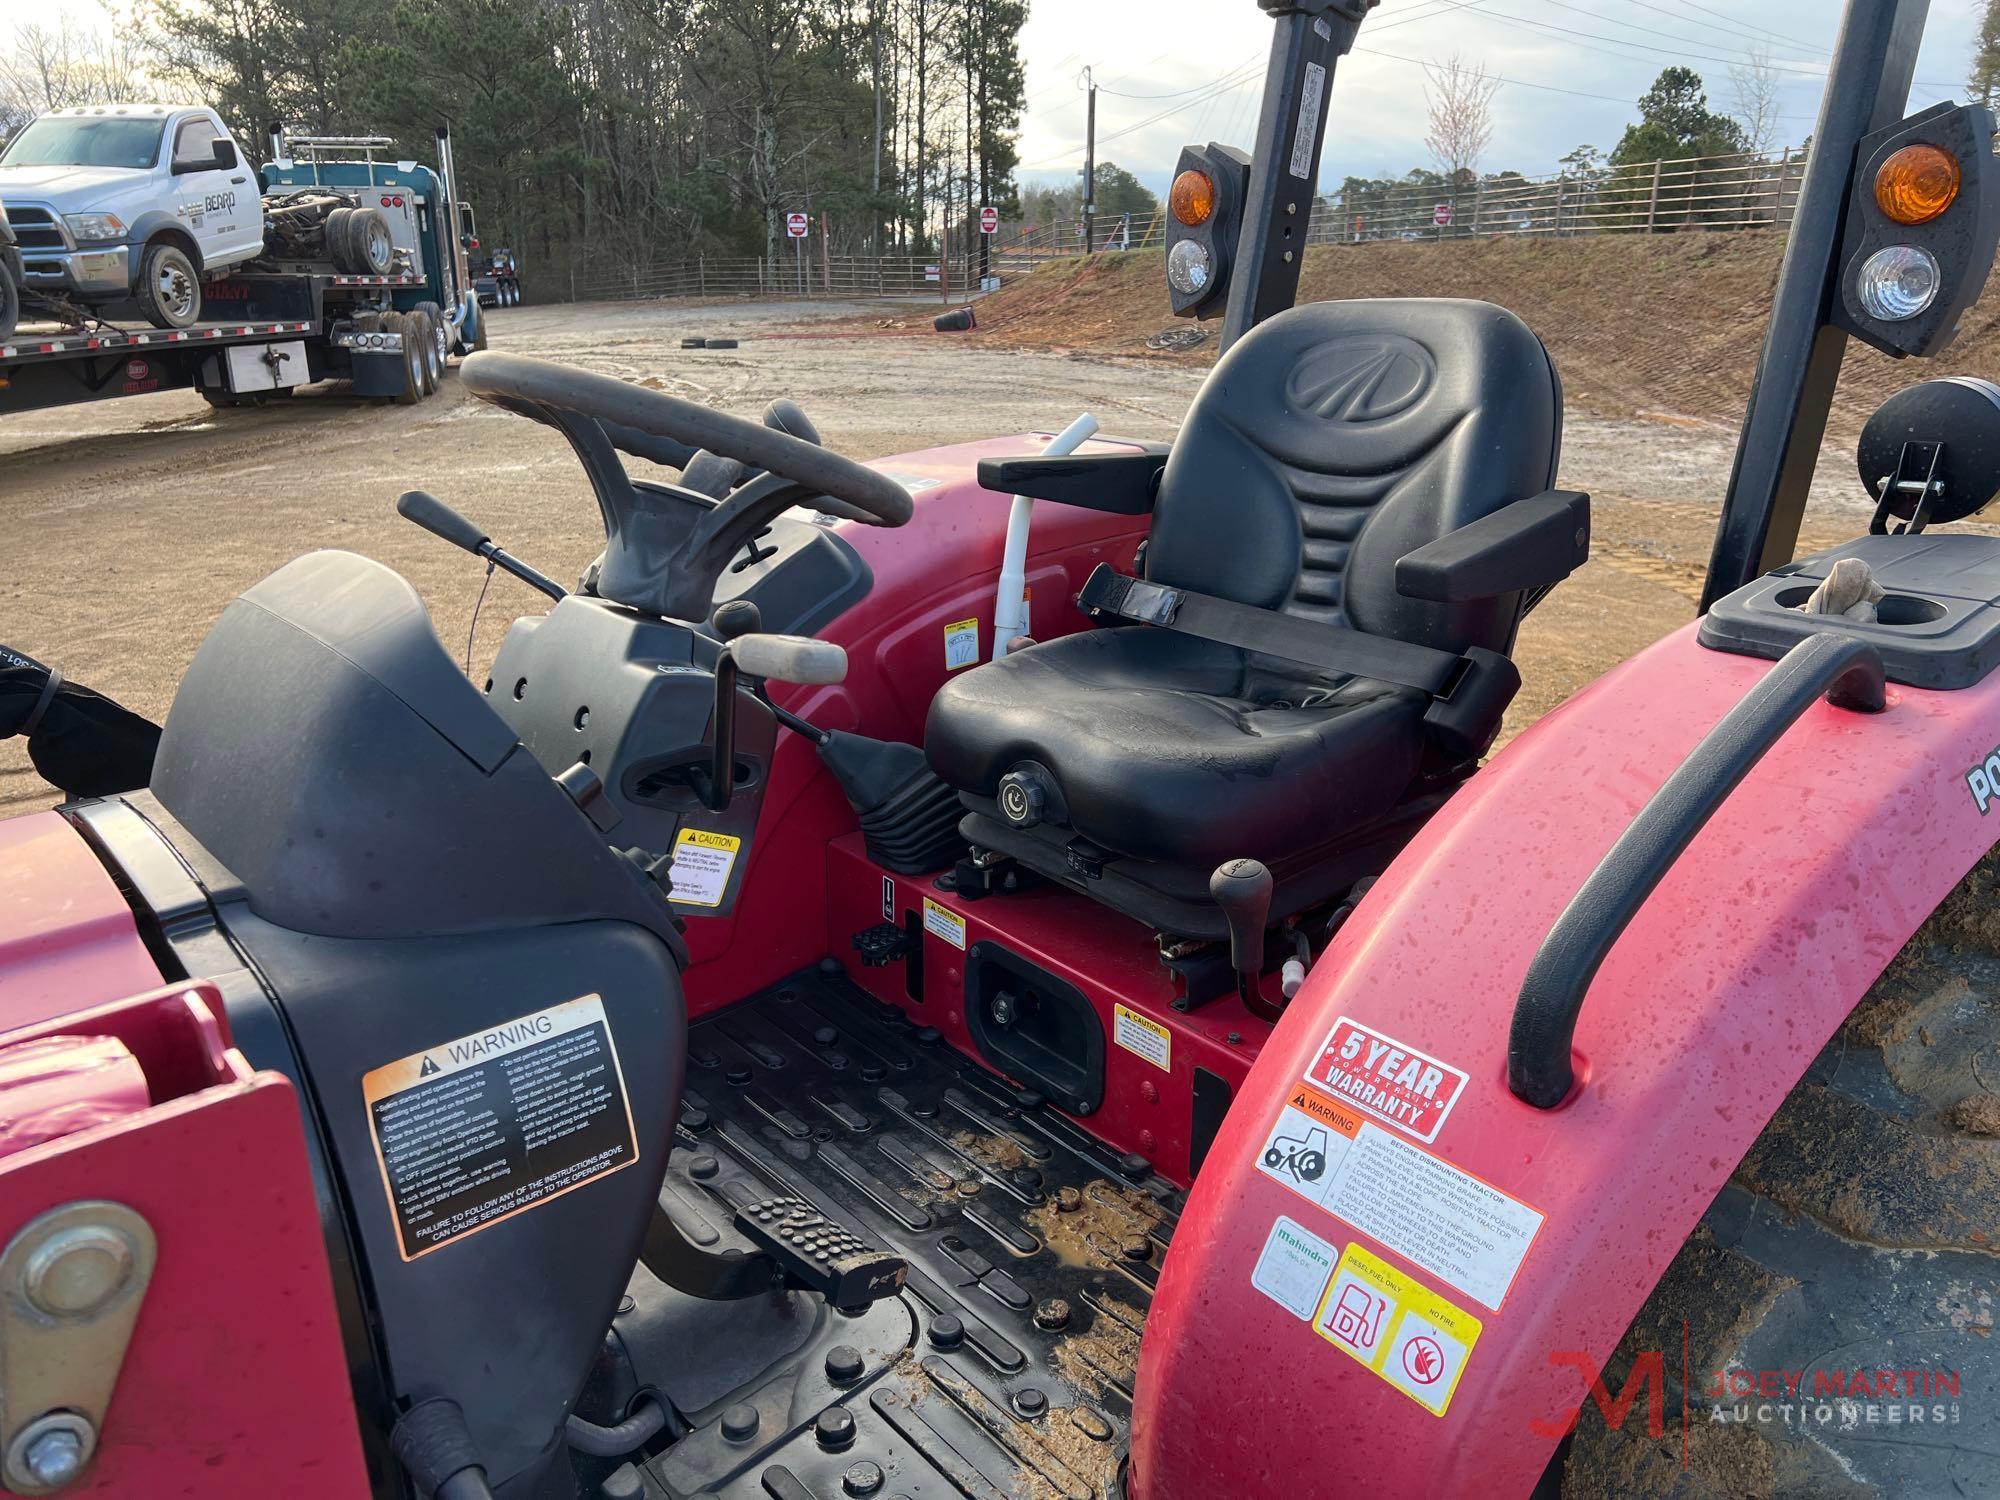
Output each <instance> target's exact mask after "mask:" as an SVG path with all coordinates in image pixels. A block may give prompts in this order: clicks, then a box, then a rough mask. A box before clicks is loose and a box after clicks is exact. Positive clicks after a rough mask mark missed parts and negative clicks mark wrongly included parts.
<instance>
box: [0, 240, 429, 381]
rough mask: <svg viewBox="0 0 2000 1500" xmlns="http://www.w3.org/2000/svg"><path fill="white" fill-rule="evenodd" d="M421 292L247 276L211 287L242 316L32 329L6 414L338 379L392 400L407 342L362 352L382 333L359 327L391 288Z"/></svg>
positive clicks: (16, 361)
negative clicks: (181, 323) (180, 324)
mask: <svg viewBox="0 0 2000 1500" xmlns="http://www.w3.org/2000/svg"><path fill="white" fill-rule="evenodd" d="M422 285H424V278H423V277H422V276H418V275H414V274H410V275H395V276H351V275H338V276H316V277H294V276H279V275H272V276H262V275H252V276H242V277H237V278H232V279H231V280H230V281H223V282H215V283H211V284H210V286H209V288H208V289H207V293H208V296H209V299H210V304H211V305H212V306H229V305H230V304H232V303H233V304H235V307H234V308H232V310H233V311H238V312H240V314H241V316H239V317H235V318H231V319H228V320H218V321H216V322H213V323H202V324H198V325H196V326H195V327H193V328H141V329H126V328H116V327H108V326H107V327H99V328H94V329H89V330H75V329H37V328H23V329H20V330H18V331H17V332H16V333H15V334H14V336H13V337H11V338H9V339H8V340H7V341H6V342H4V343H0V415H5V414H7V413H9V412H21V411H39V410H42V409H45V408H47V407H52V406H68V405H72V404H75V403H77V402H83V401H105V400H110V399H112V398H114V397H118V396H145V395H152V394H154V393H156V392H159V391H178V390H201V389H206V390H210V391H213V392H216V393H218V395H223V394H225V393H226V395H227V396H229V397H234V398H238V399H241V400H244V401H255V400H256V399H257V398H258V397H259V396H260V395H261V396H265V397H268V396H269V395H270V394H271V393H273V392H278V393H280V394H283V393H286V392H288V391H289V390H291V389H292V388H294V387H296V386H300V385H306V384H310V383H311V382H313V381H318V380H328V379H349V380H352V381H353V382H354V385H355V390H356V393H357V394H359V395H362V396H376V397H378V398H379V397H383V396H387V395H390V394H392V393H393V390H394V388H395V386H396V385H397V384H399V383H400V380H401V374H402V368H401V361H402V341H401V338H400V336H395V335H386V334H385V335H381V337H382V338H383V339H384V342H383V344H382V345H381V346H380V347H379V348H374V347H369V346H367V345H366V344H365V343H364V346H363V347H362V348H359V349H357V348H356V347H355V342H356V340H357V339H363V340H366V339H368V338H372V337H374V336H375V335H373V334H366V333H363V332H361V331H360V330H357V329H356V328H355V322H356V319H357V318H359V317H363V316H365V315H366V314H367V313H369V312H371V311H374V310H376V309H377V308H378V307H386V306H387V305H388V304H387V301H386V297H387V294H388V292H389V291H390V290H391V289H393V288H404V287H421V286H422ZM232 292H235V293H237V294H238V295H235V296H231V295H228V294H229V293H232ZM392 339H393V342H391V340H392ZM378 366H379V367H380V368H378Z"/></svg>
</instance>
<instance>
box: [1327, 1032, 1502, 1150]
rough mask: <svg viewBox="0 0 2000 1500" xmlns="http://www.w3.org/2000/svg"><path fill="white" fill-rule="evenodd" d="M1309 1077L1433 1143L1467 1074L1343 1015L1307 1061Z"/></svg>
mask: <svg viewBox="0 0 2000 1500" xmlns="http://www.w3.org/2000/svg"><path fill="white" fill-rule="evenodd" d="M1306 1082H1307V1083H1310V1084H1314V1085H1316V1086H1317V1087H1319V1088H1320V1089H1322V1090H1324V1091H1325V1092H1326V1093H1329V1094H1332V1095H1333V1096H1334V1097H1336V1098H1338V1099H1340V1100H1341V1101H1342V1102H1344V1103H1346V1104H1350V1105H1352V1106H1353V1107H1354V1108H1356V1109H1359V1110H1362V1111H1364V1112H1366V1113H1367V1114H1370V1115H1373V1116H1374V1117H1375V1118H1376V1119H1378V1120H1382V1121H1384V1122H1386V1123H1387V1124H1390V1125H1393V1126H1395V1127H1396V1128H1397V1129H1398V1130H1401V1131H1406V1132H1408V1133H1409V1134H1410V1135H1413V1136H1415V1137H1416V1138H1417V1139H1418V1140H1420V1141H1427V1142H1428V1141H1434V1140H1436V1139H1437V1133H1438V1131H1439V1130H1440V1129H1442V1128H1443V1126H1444V1121H1445V1116H1447V1115H1449V1114H1450V1113H1451V1107H1452V1105H1454V1104H1456V1103H1457V1102H1458V1096H1459V1095H1460V1094H1462V1093H1464V1092H1465V1083H1466V1079H1465V1074H1464V1073H1463V1072H1461V1071H1460V1070H1459V1069H1457V1068H1454V1067H1453V1066H1452V1065H1451V1064H1450V1063H1445V1062H1439V1061H1438V1060H1437V1059H1436V1058H1435V1057H1432V1056H1431V1055H1430V1054H1428V1053H1425V1052H1419V1051H1417V1049H1416V1048H1414V1047H1411V1046H1407V1045H1405V1044H1404V1043H1402V1042H1399V1041H1397V1040H1396V1039H1395V1038H1394V1037H1387V1036H1384V1035H1382V1033H1381V1032H1379V1031H1371V1030H1370V1029H1369V1028H1368V1027H1366V1026H1363V1025H1362V1024H1361V1023H1360V1022H1358V1021H1350V1020H1348V1019H1347V1017H1345V1016H1342V1017H1341V1018H1340V1019H1339V1020H1337V1021H1335V1022H1334V1023H1333V1030H1332V1031H1330V1032H1329V1033H1327V1038H1326V1044H1325V1045H1324V1046H1322V1047H1321V1048H1320V1050H1319V1054H1318V1055H1317V1056H1316V1057H1315V1058H1314V1059H1313V1060H1312V1062H1311V1063H1310V1064H1309V1065H1308V1066H1307V1068H1306Z"/></svg>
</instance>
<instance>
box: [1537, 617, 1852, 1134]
mask: <svg viewBox="0 0 2000 1500" xmlns="http://www.w3.org/2000/svg"><path fill="white" fill-rule="evenodd" d="M1885 693H1886V682H1885V679H1884V675H1883V670H1882V657H1881V653H1879V652H1878V651H1877V650H1876V649H1875V648H1874V647H1873V646H1871V645H1869V644H1868V643H1867V642H1866V641H1861V640H1857V639H1855V638H1854V637H1853V636H1848V635H1842V634H1839V633H1837V632H1835V631H1830V630H1828V631H1821V632H1820V633H1819V634H1817V635H1810V636H1807V637H1806V638H1805V639H1804V640H1802V641H1800V642H1799V643H1798V644H1797V645H1796V646H1794V647H1792V649H1791V650H1789V651H1787V652H1786V653H1785V654H1784V656H1783V657H1781V658H1780V659H1779V661H1778V664H1777V665H1776V666H1774V667H1772V668H1771V670H1770V671H1769V672H1768V673H1766V674H1765V676H1764V680H1763V681H1762V682H1759V683H1758V684H1757V685H1756V686H1755V687H1754V688H1752V689H1751V690H1750V691H1749V692H1748V693H1746V694H1744V695H1743V698H1742V701H1741V702H1739V703H1738V704H1737V705H1736V706H1735V707H1734V708H1732V709H1730V710H1729V712H1728V713H1726V714H1724V715H1723V716H1722V719H1721V721H1720V722H1719V723H1718V724H1717V725H1716V726H1715V727H1714V728H1713V729H1711V730H1710V731H1709V732H1708V733H1707V735H1706V736H1704V737H1703V739H1702V741H1701V743H1700V744H1699V745H1696V746H1695V748H1694V751H1693V753H1692V754H1690V755H1689V756H1688V758H1687V759H1686V760H1685V761H1683V762H1681V764H1680V766H1679V767H1678V768H1677V769H1676V770H1675V771H1674V773H1673V774H1672V775H1671V776H1669V777H1668V778H1667V779H1666V781H1665V783H1664V784H1662V785H1661V787H1660V789H1659V790H1658V791H1657V792H1655V793H1654V794H1653V797H1652V800H1651V801H1649V802H1648V803H1647V804H1646V805H1645V806H1644V807H1642V808H1641V809H1639V814H1638V816H1637V817H1635V818H1633V820H1632V822H1631V824H1630V825H1629V826H1628V827H1627V828H1626V830H1625V831H1624V832H1623V833H1622V834H1620V835H1619V836H1618V841H1617V842H1616V843H1615V844H1613V845H1612V846H1611V848H1610V850H1609V851H1608V852H1607V853H1606V854H1605V856H1604V858H1603V859H1602V860H1600V861H1599V862H1598V865H1597V868H1596V869H1594V870H1592V871H1591V872H1590V877H1589V878H1588V879H1587V880H1585V881H1584V883H1583V885H1582V886H1581V887H1579V888H1578V890H1577V893H1576V894H1575V895H1574V896H1572V897H1571V898H1570V902H1569V905H1568V906H1566V907H1564V908H1563V913H1562V915H1561V916H1559V917H1557V918H1556V921H1555V925H1554V926H1553V927H1551V928H1550V929H1549V933H1548V936H1547V937H1545V938H1543V939H1542V946H1541V948H1540V949H1539V950H1537V952H1536V953H1535V956H1534V959H1533V960H1532V961H1531V962H1530V963H1529V965H1528V972H1527V974H1526V976H1525V977H1524V978H1523V979H1522V981H1521V992H1520V994H1519V995H1518V996H1517V997H1516V999H1515V1001H1514V1019H1513V1023H1512V1025H1511V1027H1510V1028H1509V1031H1508V1034H1507V1087H1508V1088H1509V1089H1510V1090H1511V1091H1512V1092H1513V1093H1514V1095H1515V1096H1516V1097H1517V1098H1520V1099H1522V1100H1525V1101H1526V1102H1527V1103H1529V1104H1532V1105H1534V1106H1535V1107H1536V1108H1537V1109H1553V1108H1555V1107H1556V1105H1558V1104H1560V1103H1562V1101H1563V1100H1564V1099H1565V1098H1567V1097H1568V1095H1569V1092H1570V1089H1571V1088H1572V1087H1573V1086H1574V1084H1575V1082H1576V1079H1575V1076H1574V1073H1573V1071H1572V1069H1571V1067H1570V1044H1571V1041H1572V1039H1573V1038H1574V1036H1575V1034H1576V1022H1577V1017H1578V1016H1579V1015H1580V1014H1581V1013H1582V1011H1583V1001H1584V996H1585V995H1586V994H1587V993H1588V992H1589V990H1590V983H1591V981H1592V980H1593V979H1595V978H1596V977H1597V970H1598V967H1599V966H1600V965H1601V964H1602V963H1603V962H1604V959H1605V956H1606V955H1607V954H1608V953H1610V951H1611V948H1612V945H1613V944H1615V943H1616V942H1617V941H1618V939H1619V937H1620V935H1621V934H1623V933H1624V931H1625V929H1626V927H1627V926H1629V925H1630V923H1631V921H1632V918H1633V917H1634V916H1636V915H1637V914H1638V911H1639V908H1640V907H1642V906H1644V905H1645V904H1646V898H1647V897H1649V896H1651V895H1652V894H1653V891H1654V888H1655V887H1657V886H1658V885H1659V883H1660V881H1661V880H1663V879H1664V878H1665V877H1666V874H1667V871H1669V870H1671V869H1672V868H1673V867H1674V861H1675V860H1677V859H1679V858H1680V857H1681V854H1682V853H1683V852H1684V851H1685V850H1686V849H1687V846H1688V845H1689V844H1690V843H1692V842H1693V841H1694V836H1695V835H1696V834H1698V833H1700V832H1701V830H1702V828H1703V827H1704V826H1706V824H1707V823H1708V820H1709V819H1710V818H1711V817H1713V816H1714V815H1715V812H1716V810H1717V809H1718V808H1720V807H1721V806H1722V804H1723V803H1724V802H1725V801H1726V800H1727V799H1728V797H1729V794H1730V793H1731V792H1733V791H1735V790H1736V788H1737V786H1738V784H1740V783H1741V782H1742V780H1743V778H1744V777H1745V776H1747V775H1749V774H1750V770H1751V768H1752V767H1753V766H1755V765H1756V764H1757V762H1758V761H1760V760H1762V759H1763V758H1764V754H1765V752H1766V751H1768V750H1769V749H1770V748H1771V747H1772V746H1773V745H1774V744H1776V743H1777V742H1778V740H1779V739H1780V738H1781V737H1782V736H1783V735H1784V733H1785V731H1786V730H1787V729H1790V728H1791V727H1792V725H1793V724H1795V723H1797V722H1798V720H1799V718H1800V717H1801V716H1802V715H1803V714H1804V713H1805V711H1806V710H1807V709H1808V708H1810V707H1812V705H1813V704H1814V703H1816V702H1818V701H1819V699H1820V697H1821V695H1822V694H1824V695H1825V697H1826V700H1827V701H1828V702H1829V703H1831V704H1833V705H1834V706H1835V707H1836V708H1845V709H1851V710H1853V711H1856V712H1859V713H1880V712H1881V711H1882V708H1883V705H1884V703H1885V701H1886V698H1885Z"/></svg>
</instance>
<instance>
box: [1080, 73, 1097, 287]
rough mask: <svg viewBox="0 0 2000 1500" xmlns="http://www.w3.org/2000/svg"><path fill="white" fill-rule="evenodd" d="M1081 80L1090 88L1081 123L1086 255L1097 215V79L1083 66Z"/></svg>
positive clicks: (1088, 251)
mask: <svg viewBox="0 0 2000 1500" xmlns="http://www.w3.org/2000/svg"><path fill="white" fill-rule="evenodd" d="M1083 81H1084V84H1085V86H1086V87H1087V88H1088V89H1089V90H1090V102H1089V104H1088V105H1087V106H1086V107H1085V112H1084V125H1083V253H1084V254H1085V255H1088V254H1090V252H1091V250H1092V248H1093V246H1092V243H1091V241H1092V235H1091V221H1092V220H1093V219H1094V218H1095V217H1096V215H1097V80H1096V78H1094V77H1093V76H1092V75H1091V71H1090V69H1088V68H1085V69H1084V70H1083Z"/></svg>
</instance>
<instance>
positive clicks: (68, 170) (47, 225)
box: [0, 104, 264, 328]
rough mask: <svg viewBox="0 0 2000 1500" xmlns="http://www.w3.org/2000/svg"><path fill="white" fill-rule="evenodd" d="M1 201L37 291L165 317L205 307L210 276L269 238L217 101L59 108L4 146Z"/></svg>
mask: <svg viewBox="0 0 2000 1500" xmlns="http://www.w3.org/2000/svg"><path fill="white" fill-rule="evenodd" d="M0 201H4V202H5V203H6V205H7V214H8V217H9V219H10V220H11V221H12V223H13V226H14V233H15V236H16V237H17V239H18V240H19V241H20V250H21V261H22V275H23V280H24V282H25V285H26V287H27V289H28V290H30V291H39V292H43V293H46V294H48V295H51V296H57V297H63V298H67V299H68V300H70V301H72V302H79V303H83V304H85V305H87V306H91V307H97V308H106V307H113V306H122V305H126V304H135V305H136V307H137V310H138V313H139V315H140V316H141V317H143V318H145V319H146V320H147V321H148V322H150V323H152V324H153V325H155V326H156V327H160V328H186V327H188V326H189V325H190V324H192V323H194V322H196V321H198V320H199V319H200V317H201V301H202V291H201V284H202V281H203V280H204V279H205V278H207V277H212V276H216V275H219V274H221V273H222V272H224V271H227V270H229V269H231V268H232V267H235V266H238V265H241V264H242V263H243V262H245V261H248V260H252V259H254V258H255V257H257V256H258V255H260V254H261V253H262V252H263V249H264V204H263V198H262V196H261V194H260V193H259V190H258V185H257V179H256V175H255V173H254V172H253V171H252V170H251V168H250V165H249V163H248V162H247V161H246V160H245V159H244V156H243V153H242V151H241V150H240V149H239V148H238V147H237V144H236V142H235V141H234V140H233V139H232V138H231V137H230V134H229V130H228V128H227V127H226V126H225V125H224V124H223V123H222V120H221V118H220V117H219V116H218V115H217V114H216V113H215V111H214V110H211V109H204V108H201V107H199V106H193V105H176V104H93V105H86V106H83V107H81V108H76V109H60V110H54V111H52V112H50V113H48V114H45V115H41V116H39V117H38V118H36V119H35V120H33V121H31V122H30V123H29V124H27V125H25V126H23V127H22V128H21V129H20V130H19V131H18V132H16V134H15V136H14V139H13V140H12V141H10V142H9V143H8V145H7V149H6V150H5V152H0Z"/></svg>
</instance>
